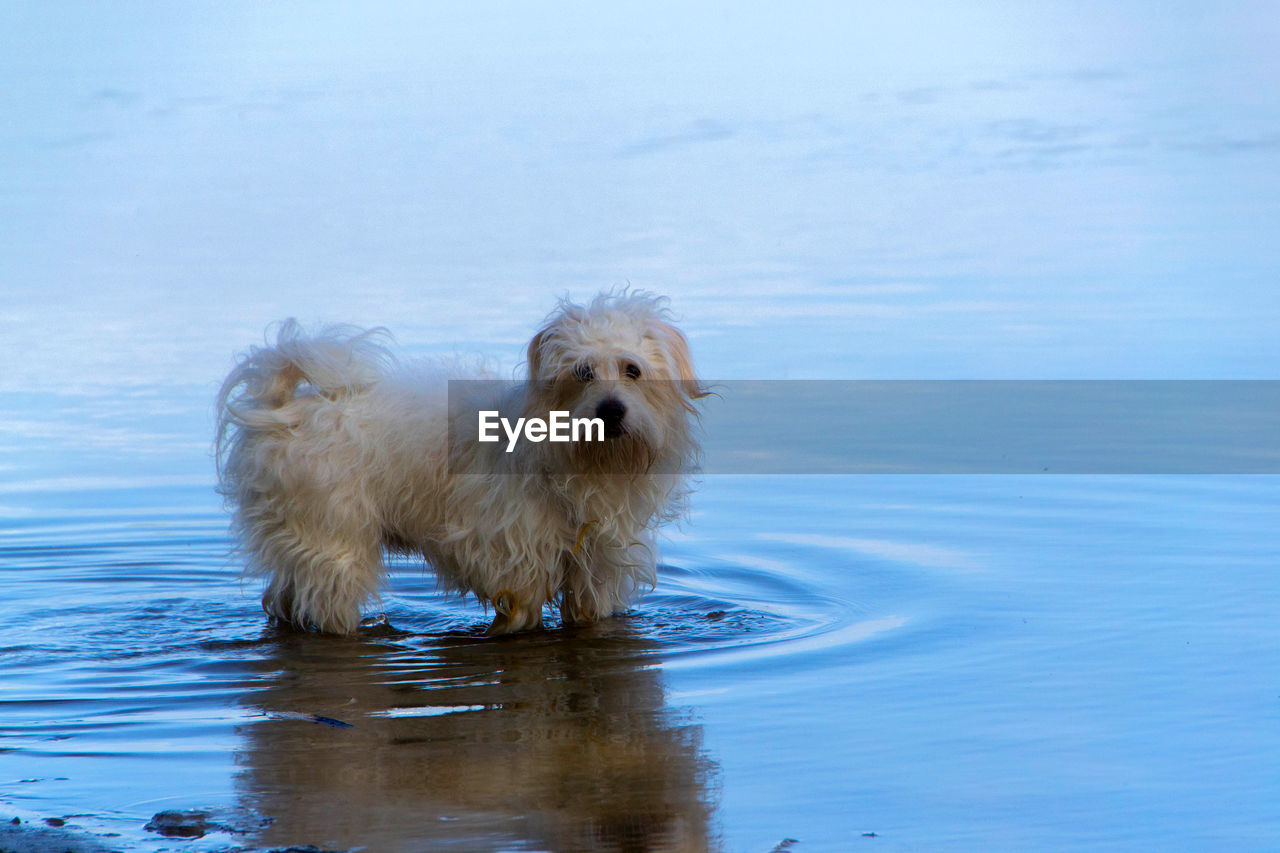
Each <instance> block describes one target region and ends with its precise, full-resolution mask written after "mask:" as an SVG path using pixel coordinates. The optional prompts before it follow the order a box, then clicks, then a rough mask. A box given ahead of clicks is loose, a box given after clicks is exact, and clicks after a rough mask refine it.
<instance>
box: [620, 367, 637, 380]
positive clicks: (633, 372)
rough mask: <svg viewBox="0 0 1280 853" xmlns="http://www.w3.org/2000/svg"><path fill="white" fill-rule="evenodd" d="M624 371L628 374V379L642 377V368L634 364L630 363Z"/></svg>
mask: <svg viewBox="0 0 1280 853" xmlns="http://www.w3.org/2000/svg"><path fill="white" fill-rule="evenodd" d="M623 372H624V373H626V374H627V378H628V379H639V378H640V368H639V367H637V366H636V365H634V364H628V365H627V367H626V370H624V371H623Z"/></svg>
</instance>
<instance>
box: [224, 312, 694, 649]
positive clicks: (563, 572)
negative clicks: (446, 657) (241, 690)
mask: <svg viewBox="0 0 1280 853" xmlns="http://www.w3.org/2000/svg"><path fill="white" fill-rule="evenodd" d="M664 301H665V300H663V299H660V298H656V297H653V296H649V295H647V294H641V293H623V294H602V295H600V296H598V297H596V298H595V299H594V300H593V301H592V302H591V303H590V304H589V305H585V306H584V305H575V304H573V303H571V302H568V301H564V302H561V304H560V305H559V308H558V309H557V310H556V311H555V312H554V313H553V314H552V315H551V316H550V318H549V319H548V320H547V322H546V324H545V326H544V328H543V329H542V330H541V331H540V332H538V333H537V334H536V335H534V337H533V340H532V341H531V342H530V344H529V350H528V373H529V377H528V381H527V382H523V383H517V384H511V383H508V384H507V386H506V387H507V390H506V391H505V392H495V391H494V387H495V386H498V385H500V384H501V383H497V382H488V383H482V382H477V383H454V384H453V385H450V383H449V382H448V380H450V379H458V378H464V377H460V376H458V375H456V374H458V373H460V372H461V371H460V369H459V368H458V367H457V366H454V367H452V368H447V367H445V366H440V365H437V366H434V367H433V366H430V365H425V364H418V365H416V366H407V367H401V366H398V365H397V364H396V363H395V362H394V360H393V359H392V358H391V356H390V355H389V354H388V353H387V351H386V350H385V349H384V348H383V347H382V346H381V345H380V344H379V343H377V342H376V338H377V336H378V334H379V332H378V331H377V330H374V331H371V332H361V331H358V330H353V329H347V328H331V329H327V330H325V331H324V332H323V333H321V334H319V335H316V336H314V337H307V336H304V335H303V334H302V332H301V331H300V329H299V327H298V325H297V324H296V323H295V322H293V321H292V320H290V321H286V322H285V323H284V324H283V325H282V326H281V328H280V331H279V335H278V338H277V340H276V342H275V344H274V345H273V346H267V347H263V348H253V349H252V350H251V351H250V352H249V354H248V355H247V356H246V357H244V358H243V359H242V360H241V361H240V363H239V364H238V365H237V366H236V368H235V369H234V370H233V371H232V372H231V375H230V376H228V377H227V380H226V382H225V383H224V384H223V386H222V391H221V392H220V394H219V398H218V437H217V452H218V473H219V477H220V480H221V492H222V494H223V495H224V496H225V497H226V499H227V501H228V504H230V505H232V506H233V508H234V521H233V528H234V530H235V532H236V533H237V534H238V535H239V538H240V542H241V545H242V548H243V550H244V552H245V554H246V556H247V566H248V571H250V572H252V573H255V574H260V575H263V576H265V577H267V578H268V583H267V587H266V590H265V592H264V593H263V598H262V604H263V607H264V608H265V609H266V611H267V612H268V613H269V614H271V615H272V616H274V617H276V618H277V619H280V620H282V621H284V622H288V623H291V624H293V625H295V626H299V627H304V628H315V629H319V630H321V631H326V632H331V633H338V634H348V633H351V632H352V631H354V630H355V629H356V628H357V627H358V625H359V623H360V614H361V610H362V608H363V607H364V605H365V604H366V603H367V602H369V601H370V600H371V599H374V598H376V597H377V594H378V590H379V588H380V586H381V584H382V581H383V576H384V565H383V551H384V549H386V550H389V551H393V552H399V553H407V554H417V555H421V556H423V557H425V558H426V559H427V561H429V562H430V564H431V565H432V566H434V568H435V569H436V573H437V576H438V578H439V580H440V581H441V583H442V584H443V585H444V586H445V587H446V588H448V589H451V590H455V591H458V592H462V593H467V592H471V593H474V594H475V595H476V597H477V598H478V599H479V600H480V601H481V602H484V603H485V604H486V606H487V605H489V604H492V605H493V607H494V610H495V612H496V615H495V617H494V619H493V623H492V625H490V627H489V632H490V633H492V634H504V633H510V632H514V631H523V630H527V629H531V628H536V627H538V626H540V625H541V624H542V612H543V608H544V606H546V605H549V604H555V605H558V606H559V609H560V614H561V618H562V621H563V623H564V624H566V625H575V624H585V623H589V622H593V621H595V620H597V619H600V618H603V617H606V616H609V615H611V614H613V613H615V612H617V611H618V610H620V609H622V608H623V607H625V606H626V604H627V602H628V601H629V600H630V598H631V597H632V595H633V594H634V593H636V592H637V591H638V590H640V589H642V588H645V587H652V586H653V584H654V583H655V582H656V579H657V575H656V571H655V561H656V558H657V553H656V550H655V547H654V542H653V536H652V533H653V529H654V528H655V527H656V526H657V525H658V524H659V523H661V522H663V521H665V520H669V519H671V518H673V517H675V516H677V515H679V514H680V512H681V511H682V510H683V506H684V501H685V498H686V496H687V474H688V472H689V471H690V470H691V469H692V468H693V466H694V465H695V464H696V461H697V454H698V446H697V442H696V440H695V436H694V428H695V425H696V418H697V412H696V409H695V406H694V401H695V400H697V399H698V398H700V397H702V396H705V393H706V392H705V391H704V390H703V388H702V385H701V383H700V382H699V381H698V380H697V379H696V377H695V374H694V372H693V366H692V362H691V360H690V356H689V348H688V344H687V342H686V340H685V338H684V336H683V335H682V334H681V333H680V332H679V331H678V330H677V329H676V328H675V327H674V326H672V325H671V322H670V319H669V315H668V312H667V310H666V308H665V307H664ZM451 374H452V375H451ZM465 378H470V379H477V378H479V379H490V380H491V379H492V377H491V376H488V377H486V376H484V375H483V373H480V374H476V373H473V374H472V375H471V376H470V377H465ZM451 392H452V397H453V399H452V403H453V405H450V403H451V400H450V397H451ZM484 410H492V411H495V412H497V413H498V414H500V415H501V416H503V417H506V418H509V421H510V422H512V423H514V422H516V421H517V418H520V417H525V418H534V417H537V418H542V419H547V418H548V415H549V413H550V412H553V411H561V412H564V411H567V412H569V413H570V414H571V415H572V416H573V417H575V418H577V417H582V418H593V419H598V421H599V423H598V424H596V426H601V425H602V426H603V430H597V431H596V432H597V434H596V435H595V436H593V437H595V438H599V437H600V436H599V433H600V432H603V440H597V441H586V440H581V441H577V442H569V443H562V442H551V441H540V442H535V441H532V440H527V439H528V436H529V433H526V434H525V437H526V440H523V441H521V440H518V439H517V440H515V441H509V440H508V436H507V435H502V433H501V430H500V431H499V435H501V440H499V441H496V442H494V441H488V442H481V441H478V440H477V438H478V437H479V434H478V433H479V431H478V420H477V418H478V413H479V412H482V411H484ZM451 430H452V433H453V435H452V436H451V435H450V433H451ZM584 438H585V437H584ZM508 448H510V452H508Z"/></svg>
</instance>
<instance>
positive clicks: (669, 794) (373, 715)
mask: <svg viewBox="0 0 1280 853" xmlns="http://www.w3.org/2000/svg"><path fill="white" fill-rule="evenodd" d="M271 643H272V644H273V647H272V650H273V655H272V656H271V658H270V659H268V660H267V661H266V666H267V667H269V669H268V671H267V672H266V673H264V679H263V681H264V682H266V683H267V684H268V685H269V686H267V687H266V688H265V689H261V690H259V691H257V692H255V693H253V694H252V695H251V697H250V701H251V702H252V703H253V704H254V705H255V706H256V707H258V708H260V709H262V710H263V711H264V712H266V716H265V718H264V719H263V720H262V721H261V722H257V723H255V724H253V725H251V726H248V727H247V732H246V740H247V743H246V746H245V751H244V754H243V755H242V756H241V757H239V758H238V763H239V764H240V765H241V766H242V767H243V771H242V772H241V773H240V775H239V777H238V784H239V785H240V786H241V788H242V791H243V797H244V801H245V802H244V804H245V805H247V806H249V807H251V808H254V809H256V810H257V811H258V812H259V813H260V814H262V815H264V816H266V817H270V818H273V819H274V823H273V824H272V825H271V826H270V827H269V828H268V829H267V830H265V832H264V835H263V837H262V838H261V839H260V840H259V841H260V843H262V844H263V845H264V846H266V845H275V846H284V845H289V844H315V845H317V846H322V847H338V848H343V849H346V848H351V847H361V846H363V847H366V848H367V849H370V850H433V849H448V850H494V849H504V848H511V847H512V846H515V847H517V848H518V849H526V847H527V846H528V845H533V846H532V849H545V850H555V851H649V850H674V851H698V850H707V849H709V848H712V847H714V846H715V844H714V842H713V840H711V839H710V838H709V836H708V833H709V828H708V826H709V818H710V811H711V806H710V803H709V801H708V791H709V789H710V786H709V784H708V783H709V778H708V777H709V775H710V773H711V771H712V768H711V766H710V764H709V762H708V761H707V759H706V758H705V757H704V756H703V754H702V751H701V747H700V739H701V730H700V729H699V728H698V727H696V726H693V725H689V724H688V723H687V721H684V720H681V719H679V718H678V715H677V713H676V712H673V711H671V710H669V709H667V707H666V704H665V697H664V691H663V686H662V682H661V676H660V674H659V672H658V670H657V667H656V666H654V664H655V662H656V661H655V659H654V658H653V657H651V656H649V655H647V654H646V652H648V651H649V650H650V649H649V648H648V647H647V646H646V643H645V642H644V641H641V640H639V639H637V638H636V637H635V636H634V634H633V633H631V631H630V630H629V629H628V628H627V626H626V624H625V622H618V623H610V624H607V625H601V626H595V627H592V628H584V629H580V630H578V631H576V632H570V633H564V632H554V633H548V634H531V635H527V636H522V637H516V638H511V639H506V640H496V641H495V640H485V641H479V640H474V639H470V638H458V637H455V638H438V639H436V640H434V641H427V640H424V639H422V638H414V639H413V640H412V641H411V642H401V641H397V640H395V639H391V640H387V641H374V640H371V639H364V640H361V639H357V638H350V639H347V638H333V637H317V636H315V635H297V634H283V633H282V634H280V635H278V636H276V637H274V638H273V639H272V640H271ZM304 715H316V716H319V717H322V718H332V720H334V721H337V720H341V721H344V722H347V723H350V724H351V727H350V728H342V727H339V726H337V725H334V724H332V723H331V722H326V721H323V720H322V721H320V722H309V721H307V720H305V719H302V717H303V716H304Z"/></svg>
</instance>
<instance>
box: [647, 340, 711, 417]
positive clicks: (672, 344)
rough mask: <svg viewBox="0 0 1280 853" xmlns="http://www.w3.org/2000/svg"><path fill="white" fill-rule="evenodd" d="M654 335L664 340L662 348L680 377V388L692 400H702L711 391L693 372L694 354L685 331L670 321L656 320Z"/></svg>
mask: <svg viewBox="0 0 1280 853" xmlns="http://www.w3.org/2000/svg"><path fill="white" fill-rule="evenodd" d="M653 336H654V337H655V338H657V339H658V340H660V341H662V348H663V350H664V351H665V352H666V354H667V358H668V359H669V360H670V361H671V365H672V367H674V368H675V371H676V376H677V377H679V379H680V388H681V390H682V391H683V392H684V395H685V396H686V397H688V398H689V399H690V400H700V399H702V398H703V397H705V396H707V395H708V394H709V393H710V392H709V391H707V389H706V388H704V387H703V386H702V382H700V381H699V380H698V376H697V374H695V373H694V372H693V355H692V354H691V353H690V352H689V340H688V338H686V337H685V336H684V333H683V332H681V331H680V330H679V329H677V328H676V327H675V326H673V325H671V324H670V323H667V322H664V321H662V320H656V321H654V323H653Z"/></svg>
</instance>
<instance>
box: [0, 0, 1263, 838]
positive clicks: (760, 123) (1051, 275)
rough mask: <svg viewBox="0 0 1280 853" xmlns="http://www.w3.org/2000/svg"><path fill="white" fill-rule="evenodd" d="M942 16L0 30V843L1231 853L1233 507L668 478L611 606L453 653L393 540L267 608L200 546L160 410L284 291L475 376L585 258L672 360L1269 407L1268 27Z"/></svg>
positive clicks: (201, 447)
mask: <svg viewBox="0 0 1280 853" xmlns="http://www.w3.org/2000/svg"><path fill="white" fill-rule="evenodd" d="M963 5H964V8H963V9H955V8H952V7H951V6H950V5H947V4H934V3H927V2H917V3H909V4H906V5H905V6H902V5H901V4H900V6H899V7H895V11H892V12H889V11H885V12H875V13H873V12H866V11H851V10H849V9H845V8H844V7H843V6H841V7H836V6H831V7H817V6H815V7H807V8H806V10H805V11H793V12H790V13H788V14H783V13H781V12H777V11H770V10H768V9H763V8H753V7H750V6H745V7H744V6H742V5H741V4H733V5H726V6H722V7H717V6H715V5H713V4H705V5H700V6H699V7H698V8H696V9H691V8H688V7H685V6H680V7H675V6H673V7H670V8H667V9H665V10H660V9H658V8H657V7H654V6H653V5H652V4H646V5H645V6H644V7H639V6H636V7H631V6H626V5H618V6H614V7H611V10H610V11H608V12H601V11H599V10H595V9H593V8H591V7H587V6H583V7H581V8H578V9H576V10H574V11H573V12H572V14H570V13H565V14H566V15H569V17H565V18H557V17H555V16H551V15H548V14H544V13H542V12H537V11H534V10H531V9H525V8H523V7H516V6H512V7H508V6H484V7H482V8H481V7H477V10H476V11H474V12H468V13H467V14H465V15H464V14H462V13H460V12H459V13H457V14H454V13H450V12H447V11H441V10H431V9H428V8H427V7H421V8H420V7H419V6H418V5H417V4H405V5H403V6H397V5H394V4H388V5H385V6H381V7H379V10H377V11H370V10H362V12H361V14H360V15H358V16H356V15H353V14H350V12H349V10H343V9H341V8H339V7H337V6H314V5H307V6H292V5H290V4H285V3H278V4H271V5H269V6H251V5H244V6H236V5H225V4H223V5H219V6H217V7H216V8H215V7H208V8H199V7H194V6H183V7H171V6H169V5H147V4H120V5H113V7H111V9H110V11H108V10H106V9H104V8H101V7H98V6H95V5H92V4H87V5H84V6H76V5H71V6H68V5H65V4H63V5H60V6H59V9H58V11H56V12H49V11H44V10H41V9H40V8H39V7H34V6H18V5H9V6H5V7H4V8H3V9H0V33H4V34H5V35H4V36H3V37H2V38H5V39H7V40H8V41H7V42H6V45H5V46H6V49H5V50H3V51H0V82H3V83H4V84H5V85H4V86H0V104H2V105H3V106H4V108H5V110H6V114H8V115H11V116H17V117H18V121H16V122H11V123H10V124H8V125H6V126H5V128H4V129H3V130H0V221H3V222H5V223H6V227H3V228H0V258H2V259H3V260H2V261H0V324H2V328H3V334H2V335H0V360H2V361H3V363H4V365H5V368H4V370H3V371H0V602H3V604H2V605H0V607H2V608H3V616H4V618H3V619H0V817H6V818H7V817H10V816H12V815H20V816H21V817H22V818H23V819H25V820H28V821H35V822H39V821H40V820H42V819H45V818H60V819H64V820H65V821H66V822H67V824H68V825H69V826H71V827H72V828H75V829H77V830H80V831H84V832H87V833H91V834H96V835H100V836H101V840H102V841H103V843H105V844H107V845H108V846H112V847H117V848H122V849H144V850H156V849H186V850H220V849H227V848H232V847H245V848H271V847H280V846H284V845H289V844H315V845H320V846H324V847H329V848H333V849H348V848H356V847H363V848H366V849H370V850H423V849H449V850H477V851H478V850H493V849H511V850H649V849H670V850H681V851H683V850H699V849H724V850H728V851H748V853H754V851H759V853H765V852H766V851H770V850H773V849H778V848H781V849H788V850H794V851H801V852H802V851H808V850H814V851H825V850H834V851H839V850H849V849H855V850H856V849H860V848H865V849H872V848H874V849H888V850H921V849H926V850H932V849H946V850H992V849H1019V850H1020V849H1077V848H1079V847H1084V846H1088V847H1090V848H1092V849H1103V850H1135V849H1161V850H1180V849H1186V850H1204V849H1213V850H1218V849H1230V850H1271V849H1276V848H1277V847H1278V846H1280V813H1278V812H1277V809H1276V806H1275V804H1276V802H1277V801H1280V777H1277V775H1276V772H1275V767H1276V766H1277V761H1278V760H1280V729H1278V728H1277V722H1278V720H1280V704H1278V702H1280V700H1278V699H1277V675H1278V674H1280V627H1277V622H1276V619H1275V614H1276V613H1277V612H1280V581H1277V575H1276V567H1277V564H1280V523H1278V522H1280V478H1276V477H1269V476H1243V475H1233V476H1109V475H1089V476H972V475H954V476H915V475H911V476H905V475H904V476H782V475H778V476H740V475H724V474H713V473H709V474H708V475H707V476H705V477H704V481H703V482H702V484H701V485H700V487H699V489H698V492H697V493H696V495H695V497H694V501H693V512H692V515H691V517H690V518H689V519H688V521H687V522H686V523H685V524H684V525H683V526H682V527H680V528H678V529H677V528H673V529H671V530H668V531H667V536H666V541H665V544H664V552H663V556H664V565H663V567H662V569H661V571H660V578H659V585H658V588H657V589H656V590H655V591H654V592H653V593H651V594H649V595H648V596H646V597H645V598H643V599H641V600H640V601H639V602H638V603H637V604H636V606H635V608H634V609H633V610H632V611H631V612H629V613H627V614H626V615H624V616H621V617H619V618H617V619H615V620H611V621H609V622H608V623H605V624H602V625H599V626H596V627H593V628H590V629H582V630H575V631H559V630H554V631H547V632H541V633H537V634H533V635H528V636H522V637H515V638H510V639H504V640H500V641H494V640H488V639H484V638H483V637H482V636H481V635H482V632H483V628H484V626H485V624H486V621H487V620H486V617H485V613H484V612H483V610H482V609H481V608H480V607H479V606H478V605H476V604H475V602H474V601H471V600H458V599H451V598H447V597H445V596H442V595H441V594H439V593H438V592H437V591H436V590H435V583H434V579H433V578H432V576H431V574H430V572H429V571H426V570H424V569H423V567H421V566H419V565H415V564H411V563H407V562H406V563H402V564H398V565H397V566H396V567H395V569H394V571H393V573H392V579H391V582H390V585H389V588H388V591H387V594H386V596H385V599H384V602H383V605H384V609H385V620H383V621H378V620H374V622H373V623H372V624H370V625H369V627H368V628H367V630H366V631H365V632H364V633H362V635H361V636H359V637H357V638H354V639H337V638H331V637H321V636H314V635H299V634H293V633H289V632H282V631H277V630H276V629H274V628H272V627H271V626H269V625H268V624H267V623H266V620H265V617H264V616H263V614H262V612H261V610H260V608H259V606H258V603H257V590H256V589H255V587H254V585H253V584H252V583H250V582H247V581H243V580H242V579H241V577H240V568H241V567H240V565H239V564H238V563H237V561H236V560H235V558H234V557H232V556H231V545H232V543H231V542H230V541H229V539H228V538H227V535H226V517H225V515H224V513H223V511H222V509H221V507H220V506H219V505H218V503H217V500H216V497H215V495H214V492H213V476H212V460H211V458H210V443H211V429H212V426H211V402H210V401H211V400H212V398H213V395H214V392H215V391H216V388H217V386H218V383H219V381H220V380H221V377H222V376H223V375H224V374H225V372H226V370H227V369H228V368H229V367H230V364H231V354H232V353H233V352H235V351H237V350H241V349H243V348H245V347H246V346H248V345H249V344H251V343H253V342H255V341H260V340H261V336H262V333H263V329H264V328H265V327H266V326H267V325H268V324H269V323H271V322H275V321H278V320H280V319H282V318H284V317H286V316H290V315H296V316H298V317H300V318H301V319H303V320H304V321H311V320H327V321H344V322H353V323H359V324H366V325H373V324H384V325H387V326H389V327H390V328H391V329H392V331H393V332H394V333H395V334H396V336H397V338H398V339H399V342H400V345H401V346H402V347H403V348H404V349H405V350H406V351H407V352H408V353H410V354H415V355H417V354H432V353H442V352H450V351H454V350H461V351H463V352H466V353H472V352H480V353H485V354H487V355H488V356H489V357H490V358H491V359H492V360H493V364H494V366H495V367H496V368H497V369H499V370H509V369H510V368H512V367H514V365H516V364H517V363H518V362H519V361H520V359H521V357H522V349H523V344H524V342H525V341H527V340H528V337H529V335H530V334H531V333H532V331H534V329H535V328H536V325H535V324H536V323H537V321H538V319H539V318H540V317H541V316H542V315H543V314H544V313H545V312H546V311H547V310H548V309H549V308H550V307H551V305H552V303H553V301H554V298H555V297H556V296H557V295H559V294H561V293H563V292H565V291H570V292H572V293H573V294H574V295H576V296H578V297H583V296H588V295H590V294H591V293H592V292H594V291H595V290H597V289H599V288H601V287H609V286H617V285H621V284H624V283H626V282H630V283H632V284H633V285H635V286H637V287H642V288H648V289H652V290H657V291H661V292H664V293H667V294H669V295H670V296H671V297H672V300H673V306H674V308H675V309H676V311H677V312H678V314H679V315H680V322H681V325H682V328H684V329H685V331H686V332H687V333H688V334H689V337H690V339H691V340H692V342H693V346H694V350H695V354H696V356H697V359H698V363H699V365H700V367H701V371H702V373H703V375H704V376H706V377H709V378H715V379H724V380H739V379H749V380H756V379H764V380H784V379H796V378H805V379H956V378H963V379H993V378H1001V379H1099V378H1135V379H1275V378H1276V367H1277V365H1278V364H1280V338H1277V336H1276V335H1275V329H1276V328H1277V326H1278V325H1280V296H1278V294H1280V291H1278V290H1277V289H1276V287H1275V282H1276V281H1277V280H1280V254H1277V252H1276V249H1275V241H1274V235H1275V234H1276V233H1280V169H1278V168H1277V165H1280V164H1278V162H1277V158H1278V157H1280V118H1278V116H1280V86H1277V85H1276V83H1277V82H1278V81H1277V63H1276V59H1275V54H1274V44H1275V43H1276V37H1277V35H1280V33H1277V28H1278V27H1280V19H1277V16H1276V15H1275V14H1274V11H1273V10H1272V9H1271V8H1270V7H1269V6H1268V5H1266V4H1258V5H1250V4H1231V5H1228V6H1225V7H1221V8H1218V7H1215V10H1213V11H1208V10H1207V9H1201V8H1200V7H1190V6H1189V7H1186V8H1178V9H1173V8H1172V7H1170V6H1169V5H1168V4H1165V3H1145V2H1125V3H1108V4H1098V5H1096V6H1091V7H1089V8H1088V9H1087V11H1080V10H1079V9H1078V8H1076V7H1072V8H1071V9H1067V8H1066V7H1062V8H1059V7H1058V6H1057V5H1055V4H1044V5H1038V4H1016V5H1004V4H988V3H977V4H963ZM994 414H995V415H996V416H997V419H998V416H999V413H998V412H996V413H994ZM886 434H887V435H888V438H889V439H893V438H894V436H893V434H892V432H891V431H888V430H886ZM1122 439H1123V441H1125V442H1130V441H1133V440H1134V438H1133V436H1130V435H1124V436H1117V440H1116V444H1117V445H1119V444H1120V441H1121V440H1122ZM1124 446H1127V445H1124ZM1137 446H1139V448H1141V447H1142V445H1141V440H1140V439H1139V441H1138V445H1137ZM1112 449H1113V450H1115V448H1112ZM1146 449H1147V450H1150V448H1146ZM1118 452H1123V450H1120V451H1118ZM925 461H926V462H930V461H932V458H930V460H925ZM926 467H927V466H926ZM1117 470H1125V469H1117ZM166 810H204V811H207V812H208V813H209V815H208V817H207V818H206V819H205V826H206V829H207V831H206V833H205V835H204V836H203V837H202V838H197V839H173V838H166V837H162V836H161V835H159V834H157V833H156V832H154V831H148V830H147V829H145V825H146V824H147V822H148V820H149V819H151V818H152V816H153V815H155V814H156V813H158V812H161V811H166ZM788 839H794V842H793V843H790V844H787V843H786V842H787V840H788Z"/></svg>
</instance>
